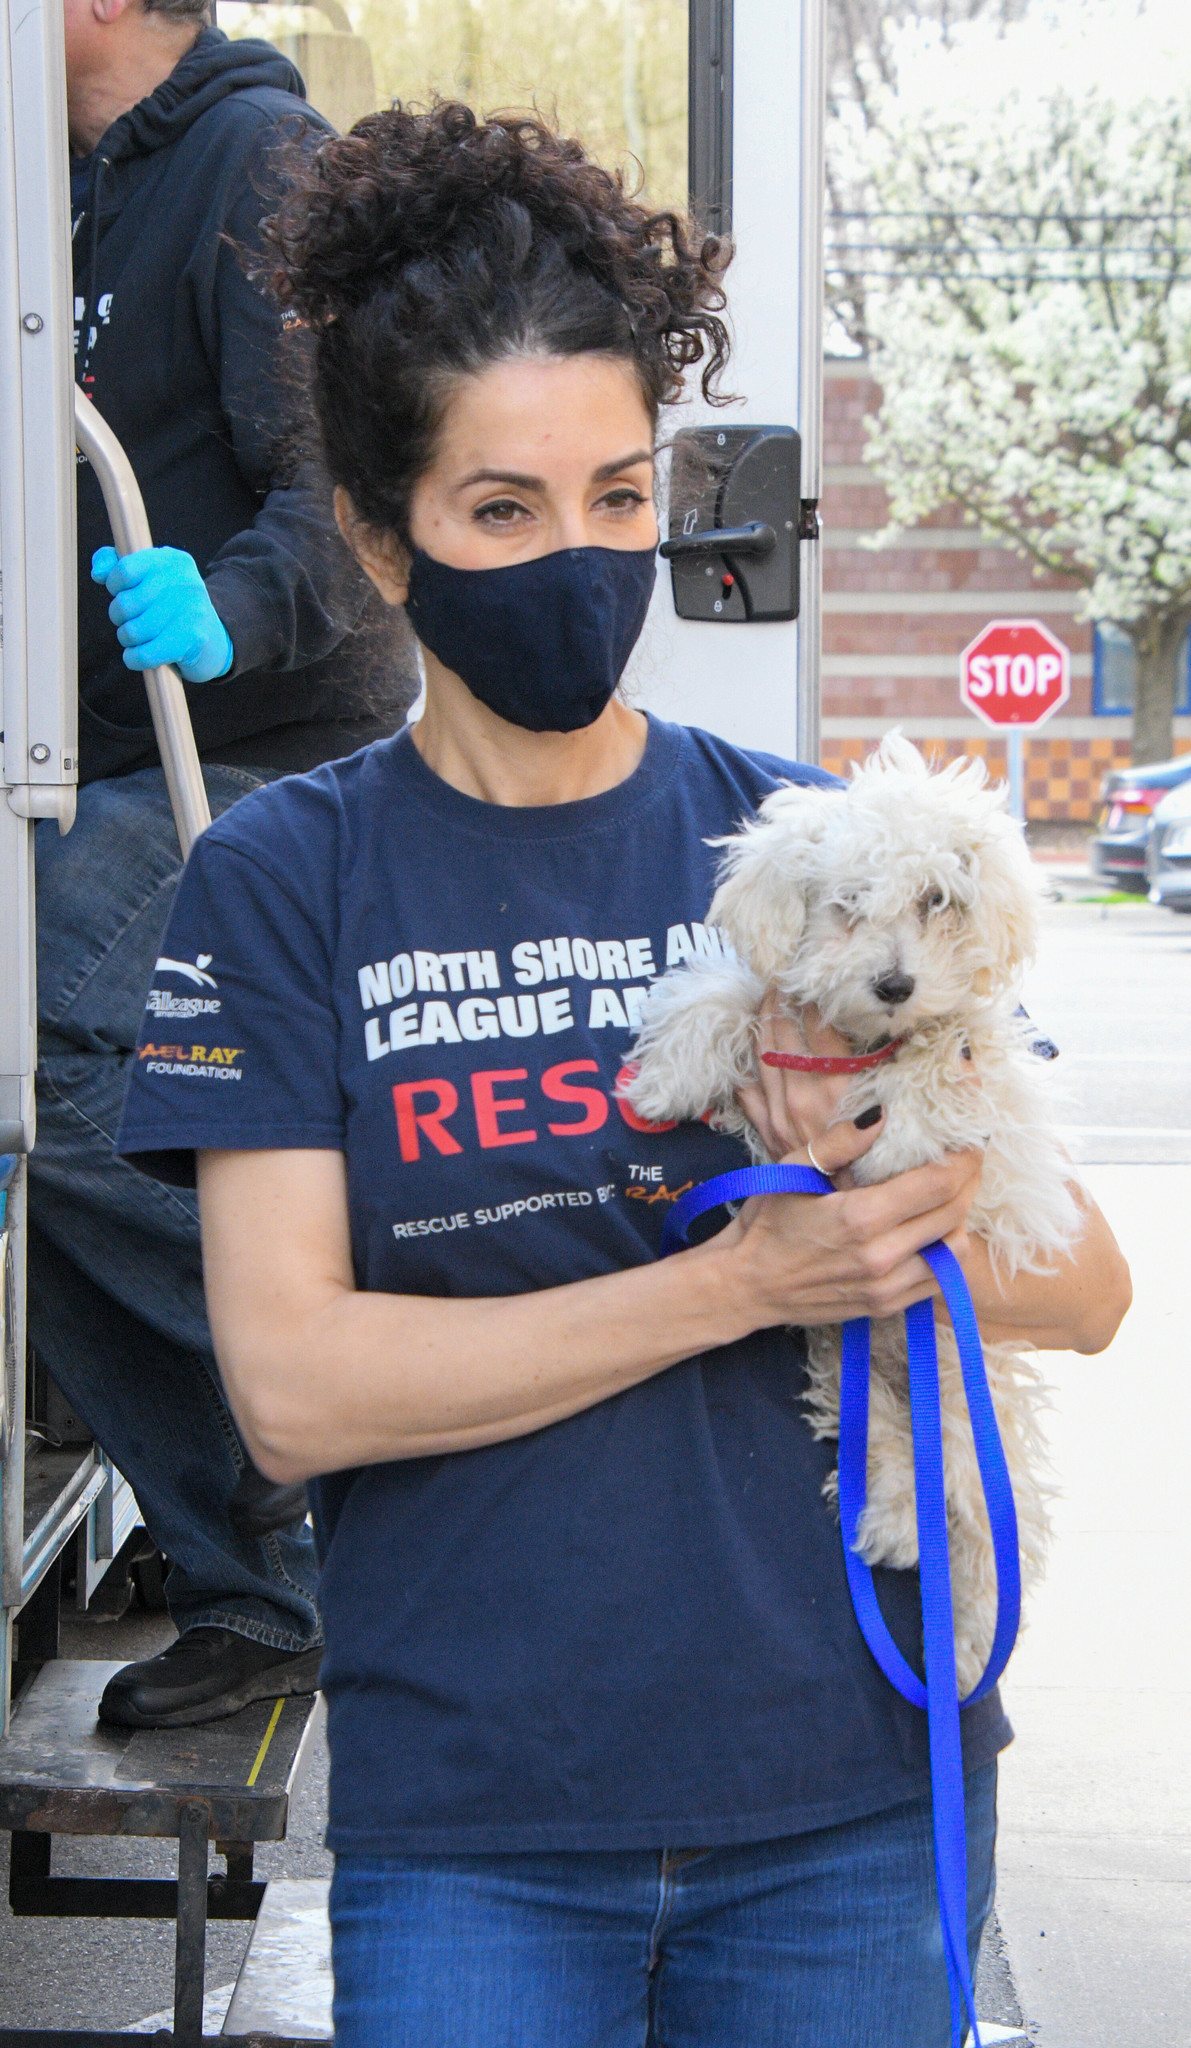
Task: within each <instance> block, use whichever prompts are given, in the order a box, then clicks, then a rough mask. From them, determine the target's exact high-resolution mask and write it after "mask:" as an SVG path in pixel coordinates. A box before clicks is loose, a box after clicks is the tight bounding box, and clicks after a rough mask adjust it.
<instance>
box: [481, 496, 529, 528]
mask: <svg viewBox="0 0 1191 2048" xmlns="http://www.w3.org/2000/svg"><path fill="white" fill-rule="evenodd" d="M471 516H472V518H473V519H483V520H486V521H487V522H488V524H489V525H491V526H512V525H514V524H515V523H516V521H517V520H518V519H528V518H529V517H530V512H529V508H528V506H526V505H522V504H521V503H520V502H519V500H518V499H516V498H490V499H489V500H488V502H487V504H485V505H477V506H476V509H475V511H474V512H473V513H472V515H471Z"/></svg>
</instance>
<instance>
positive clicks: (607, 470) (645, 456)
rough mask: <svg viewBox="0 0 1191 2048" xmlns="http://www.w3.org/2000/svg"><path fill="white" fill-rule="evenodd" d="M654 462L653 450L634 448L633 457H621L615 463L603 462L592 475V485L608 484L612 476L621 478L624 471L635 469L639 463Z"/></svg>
mask: <svg viewBox="0 0 1191 2048" xmlns="http://www.w3.org/2000/svg"><path fill="white" fill-rule="evenodd" d="M652 461H653V449H652V448H634V450H633V452H632V454H631V455H619V456H618V457H617V459H616V461H615V462H601V464H600V466H599V468H598V469H593V471H592V473H591V480H592V483H593V484H603V483H607V481H608V478H609V477H610V476H619V475H620V472H621V470H622V469H635V468H636V466H637V464H638V463H639V462H652Z"/></svg>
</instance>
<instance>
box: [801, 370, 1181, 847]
mask: <svg viewBox="0 0 1191 2048" xmlns="http://www.w3.org/2000/svg"><path fill="white" fill-rule="evenodd" d="M825 372H826V374H825V378H824V387H823V388H824V422H823V432H824V445H823V459H824V479H823V482H824V501H823V515H824V530H823V547H824V553H823V746H822V760H823V765H824V767H825V768H831V769H834V770H835V771H836V773H837V774H838V773H846V772H847V764H848V763H849V761H854V760H860V759H862V758H863V756H864V755H865V754H867V753H868V752H869V751H870V750H871V748H872V746H873V744H874V743H875V741H876V740H878V739H879V738H880V736H881V734H882V733H884V732H887V731H888V730H889V728H890V727H891V726H894V725H897V726H900V727H901V728H902V730H903V731H904V732H905V733H906V734H907V736H908V737H909V738H910V739H912V740H914V742H915V744H916V745H918V746H920V747H922V748H923V749H924V750H925V751H927V752H929V753H931V754H934V755H937V756H940V757H942V758H944V759H948V760H950V759H953V758H955V757H956V756H957V755H962V754H979V755H982V756H983V757H984V758H985V759H986V760H987V761H988V763H989V766H990V768H991V769H992V771H993V772H994V773H995V774H998V775H1003V774H1004V773H1005V772H1006V764H1005V747H1004V743H1003V742H1002V740H1001V739H1000V737H999V736H998V735H997V734H996V733H995V732H993V731H991V730H990V729H989V728H988V727H987V726H985V725H984V724H983V723H982V722H981V721H980V720H979V719H977V718H976V717H975V716H974V715H973V713H971V712H970V711H967V710H966V709H965V708H964V706H963V705H962V704H961V703H960V700H959V657H960V654H961V653H962V651H963V649H964V648H965V647H966V646H967V644H968V642H969V641H970V640H972V639H974V637H975V635H976V634H977V633H978V632H979V631H980V629H981V627H982V626H985V625H987V624H988V622H989V620H990V619H995V618H1002V617H1024V618H1037V619H1041V620H1042V622H1043V624H1045V625H1047V626H1049V627H1050V629H1051V631H1052V632H1053V633H1056V634H1057V635H1058V637H1059V639H1060V640H1062V641H1064V642H1065V643H1066V645H1067V646H1068V647H1069V648H1070V650H1071V700H1070V702H1069V703H1068V704H1067V705H1066V706H1064V708H1063V710H1062V711H1060V712H1057V713H1056V714H1055V716H1054V717H1053V718H1052V719H1051V720H1050V721H1049V723H1048V724H1047V725H1045V726H1043V727H1042V729H1041V731H1040V733H1039V734H1038V737H1037V738H1036V739H1029V738H1027V740H1026V743H1025V767H1026V811H1027V815H1028V816H1029V817H1031V818H1038V819H1046V818H1049V819H1074V820H1090V819H1092V818H1094V817H1095V816H1096V814H1097V810H1098V803H1097V799H1098V795H1099V788H1100V779H1101V777H1102V775H1103V774H1104V771H1105V769H1106V768H1109V767H1111V766H1113V765H1114V764H1124V763H1125V762H1127V761H1128V759H1129V723H1130V721H1129V720H1128V718H1121V717H1119V716H1116V717H1114V716H1111V715H1109V716H1101V715H1097V714H1096V713H1095V712H1094V710H1093V705H1092V628H1091V627H1090V626H1089V625H1078V624H1077V623H1076V620H1075V613H1076V610H1077V607H1078V604H1079V597H1080V593H1079V591H1078V589H1077V588H1076V586H1075V585H1074V584H1073V583H1072V582H1071V581H1070V580H1067V579H1064V578H1063V577H1059V576H1050V575H1044V576H1035V575H1034V574H1033V572H1032V571H1031V569H1030V566H1029V564H1028V563H1027V562H1025V561H1023V560H1021V559H1020V558H1019V557H1018V556H1017V555H1015V554H1013V553H1012V552H1011V551H1010V550H1008V549H1007V548H1004V547H1002V546H1000V545H999V544H998V543H997V542H996V541H995V540H994V539H992V538H991V537H988V536H985V535H982V534H980V533H978V532H976V531H975V530H974V529H973V528H971V527H963V526H960V525H958V524H956V523H955V519H954V518H953V517H949V516H948V515H947V514H941V515H939V516H938V518H937V519H936V520H931V521H928V522H927V523H926V524H924V525H922V526H919V527H915V528H914V529H913V530H912V531H910V532H907V533H904V534H902V535H901V536H900V537H899V539H898V541H897V543H896V545H894V546H892V547H883V548H880V549H876V550H874V549H873V548H871V547H867V546H865V544H864V542H865V537H866V536H868V535H871V534H874V533H876V532H879V530H880V529H881V527H882V526H883V525H884V523H885V518H886V499H885V493H884V491H883V490H882V489H881V486H880V484H879V483H878V482H877V481H876V478H875V477H874V476H873V475H872V473H871V471H870V470H868V469H867V468H866V466H865V462H864V444H865V436H864V419H865V415H866V414H868V413H871V412H873V411H875V409H876V406H877V404H878V402H879V397H880V393H879V390H878V387H877V385H876V384H875V383H874V381H873V379H872V378H871V377H870V376H869V374H868V371H867V369H866V367H865V365H864V364H863V362H860V361H857V360H854V359H853V360H841V359H830V358H829V359H828V361H827V363H826V365H825ZM1175 733H1176V740H1175V747H1176V751H1177V752H1180V753H1181V752H1183V751H1184V750H1185V749H1186V748H1188V747H1191V718H1179V719H1176V721H1175Z"/></svg>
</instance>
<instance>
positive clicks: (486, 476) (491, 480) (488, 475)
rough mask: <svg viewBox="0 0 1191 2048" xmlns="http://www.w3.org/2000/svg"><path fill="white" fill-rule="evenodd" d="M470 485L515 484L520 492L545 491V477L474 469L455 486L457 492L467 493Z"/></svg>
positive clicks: (508, 470) (510, 471)
mask: <svg viewBox="0 0 1191 2048" xmlns="http://www.w3.org/2000/svg"><path fill="white" fill-rule="evenodd" d="M469 484H513V485H515V487H516V488H517V489H518V490H520V491H544V490H545V488H546V482H545V478H544V477H540V476H523V475H522V474H521V472H520V470H516V469H473V470H472V472H471V474H470V476H465V477H461V478H460V480H459V482H458V483H457V484H456V485H455V489H456V490H457V491H465V490H466V489H467V487H468V485H469Z"/></svg>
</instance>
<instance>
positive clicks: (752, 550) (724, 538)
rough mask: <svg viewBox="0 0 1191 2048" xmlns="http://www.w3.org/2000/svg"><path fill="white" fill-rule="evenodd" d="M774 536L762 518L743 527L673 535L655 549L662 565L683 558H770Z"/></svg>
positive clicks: (775, 539) (774, 545)
mask: <svg viewBox="0 0 1191 2048" xmlns="http://www.w3.org/2000/svg"><path fill="white" fill-rule="evenodd" d="M776 546H777V535H776V533H775V532H774V530H773V528H772V526H767V525H766V524H765V521H764V520H763V519H750V520H749V522H748V525H747V526H709V527H707V528H705V530H704V531H703V532H702V533H676V534H675V536H674V538H673V540H664V541H663V542H662V545H661V547H660V548H659V549H658V553H659V555H661V557H662V560H663V561H665V562H674V561H677V560H679V559H680V558H681V557H682V556H684V555H771V554H772V553H773V550H774V548H775V547H776Z"/></svg>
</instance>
